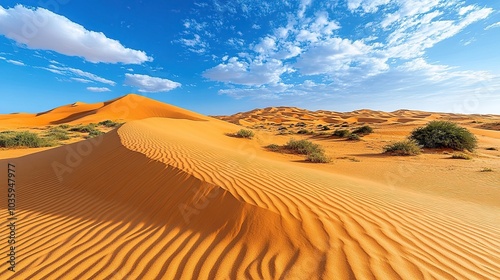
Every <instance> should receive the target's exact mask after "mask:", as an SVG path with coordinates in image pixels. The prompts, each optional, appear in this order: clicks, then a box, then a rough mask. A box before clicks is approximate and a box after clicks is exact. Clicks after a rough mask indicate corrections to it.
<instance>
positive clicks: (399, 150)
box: [384, 140, 421, 156]
mask: <svg viewBox="0 0 500 280" xmlns="http://www.w3.org/2000/svg"><path fill="white" fill-rule="evenodd" d="M384 153H386V154H391V155H394V156H415V155H418V154H420V153H421V148H420V146H419V145H418V143H417V142H415V141H413V140H404V141H399V142H395V143H392V144H389V145H386V146H385V147H384Z"/></svg>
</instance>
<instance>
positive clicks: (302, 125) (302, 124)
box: [295, 122, 306, 127]
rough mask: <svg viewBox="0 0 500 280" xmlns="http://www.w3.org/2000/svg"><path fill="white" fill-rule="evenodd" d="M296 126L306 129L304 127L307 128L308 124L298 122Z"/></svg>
mask: <svg viewBox="0 0 500 280" xmlns="http://www.w3.org/2000/svg"><path fill="white" fill-rule="evenodd" d="M295 126H296V127H304V126H306V123H304V122H298V123H296V124H295Z"/></svg>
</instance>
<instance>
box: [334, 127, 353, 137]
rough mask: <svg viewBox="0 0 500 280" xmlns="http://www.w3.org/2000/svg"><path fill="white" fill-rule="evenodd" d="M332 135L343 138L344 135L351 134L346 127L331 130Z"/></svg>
mask: <svg viewBox="0 0 500 280" xmlns="http://www.w3.org/2000/svg"><path fill="white" fill-rule="evenodd" d="M332 135H333V136H337V137H340V138H345V137H348V136H349V135H351V132H350V131H349V130H347V129H337V130H335V131H334V132H333V134H332Z"/></svg>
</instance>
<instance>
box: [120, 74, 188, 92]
mask: <svg viewBox="0 0 500 280" xmlns="http://www.w3.org/2000/svg"><path fill="white" fill-rule="evenodd" d="M125 84H126V85H129V86H133V87H136V88H138V89H139V91H140V92H167V91H171V90H173V89H176V88H178V87H180V86H181V84H180V83H177V82H174V81H171V80H168V79H163V78H157V77H151V76H148V75H140V74H129V73H127V74H125Z"/></svg>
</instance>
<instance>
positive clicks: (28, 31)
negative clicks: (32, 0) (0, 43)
mask: <svg viewBox="0 0 500 280" xmlns="http://www.w3.org/2000/svg"><path fill="white" fill-rule="evenodd" d="M0 34H2V35H4V36H5V37H7V38H9V39H12V40H14V41H16V42H17V43H19V44H22V45H24V46H26V47H27V48H29V49H39V50H51V51H55V52H58V53H61V54H64V55H67V56H77V57H82V58H84V59H85V60H86V61H89V62H92V63H99V62H103V63H124V64H141V63H143V62H146V61H152V60H153V59H152V58H151V57H148V56H147V55H146V53H145V52H144V51H138V50H133V49H129V48H126V47H124V46H123V45H122V44H121V43H120V42H119V41H117V40H114V39H110V38H107V37H106V35H104V34H103V33H102V32H95V31H89V30H87V29H85V28H84V27H83V26H82V25H80V24H77V23H74V22H72V21H71V20H69V19H68V18H66V17H63V16H60V15H58V14H55V13H53V12H51V11H49V10H46V9H43V8H36V9H29V8H26V7H24V6H22V5H16V6H15V7H14V8H8V9H5V8H3V7H2V6H0Z"/></svg>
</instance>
